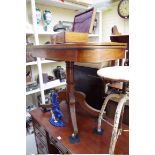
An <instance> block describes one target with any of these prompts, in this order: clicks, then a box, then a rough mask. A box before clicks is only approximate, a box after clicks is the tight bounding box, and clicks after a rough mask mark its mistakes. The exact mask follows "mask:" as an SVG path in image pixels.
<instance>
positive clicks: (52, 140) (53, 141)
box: [50, 137, 71, 154]
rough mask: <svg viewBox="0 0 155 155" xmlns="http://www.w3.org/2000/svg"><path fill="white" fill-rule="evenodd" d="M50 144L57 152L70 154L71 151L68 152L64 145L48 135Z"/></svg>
mask: <svg viewBox="0 0 155 155" xmlns="http://www.w3.org/2000/svg"><path fill="white" fill-rule="evenodd" d="M50 144H51V145H54V146H55V147H56V148H57V149H58V150H59V153H62V154H71V152H69V151H68V149H67V148H66V147H64V146H63V145H62V144H61V143H60V142H59V141H57V140H55V139H54V138H53V137H50Z"/></svg>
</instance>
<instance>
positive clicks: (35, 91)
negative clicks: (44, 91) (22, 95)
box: [26, 88, 40, 95]
mask: <svg viewBox="0 0 155 155" xmlns="http://www.w3.org/2000/svg"><path fill="white" fill-rule="evenodd" d="M37 92H40V88H37V89H35V90H31V91H28V92H26V95H31V94H34V93H37Z"/></svg>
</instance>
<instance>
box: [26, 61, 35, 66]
mask: <svg viewBox="0 0 155 155" xmlns="http://www.w3.org/2000/svg"><path fill="white" fill-rule="evenodd" d="M31 65H37V61H32V62H27V63H26V66H31Z"/></svg>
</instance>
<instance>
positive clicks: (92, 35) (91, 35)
mask: <svg viewBox="0 0 155 155" xmlns="http://www.w3.org/2000/svg"><path fill="white" fill-rule="evenodd" d="M88 36H89V37H99V35H98V34H89V35H88Z"/></svg>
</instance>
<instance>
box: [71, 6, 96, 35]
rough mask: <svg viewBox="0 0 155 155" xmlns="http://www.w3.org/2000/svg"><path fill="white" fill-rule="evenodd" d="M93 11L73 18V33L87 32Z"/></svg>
mask: <svg viewBox="0 0 155 155" xmlns="http://www.w3.org/2000/svg"><path fill="white" fill-rule="evenodd" d="M93 11H94V9H93V8H92V9H90V10H87V11H86V12H84V13H81V14H79V15H76V16H75V18H74V23H73V32H85V33H88V32H89V28H90V24H91V19H92V15H93Z"/></svg>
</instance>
